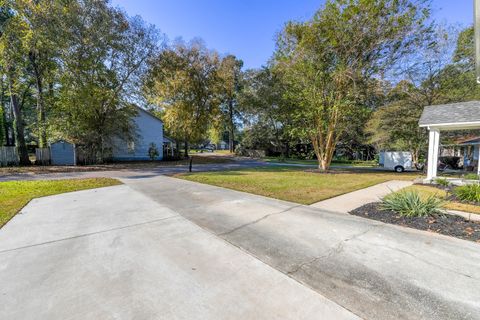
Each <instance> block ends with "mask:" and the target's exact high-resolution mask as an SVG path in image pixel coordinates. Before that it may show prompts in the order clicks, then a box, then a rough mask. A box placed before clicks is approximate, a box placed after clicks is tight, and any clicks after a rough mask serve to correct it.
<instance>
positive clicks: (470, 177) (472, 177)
mask: <svg viewBox="0 0 480 320" xmlns="http://www.w3.org/2000/svg"><path fill="white" fill-rule="evenodd" d="M463 178H464V179H466V180H478V174H476V173H467V174H466V175H464V176H463Z"/></svg>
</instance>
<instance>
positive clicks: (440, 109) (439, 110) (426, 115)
mask: <svg viewBox="0 0 480 320" xmlns="http://www.w3.org/2000/svg"><path fill="white" fill-rule="evenodd" d="M467 122H478V123H480V101H469V102H459V103H450V104H442V105H436V106H427V107H425V108H424V109H423V113H422V116H421V117H420V121H419V125H420V126H428V125H442V124H460V123H467Z"/></svg>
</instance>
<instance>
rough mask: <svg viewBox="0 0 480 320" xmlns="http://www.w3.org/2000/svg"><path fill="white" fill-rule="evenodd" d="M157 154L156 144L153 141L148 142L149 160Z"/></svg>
mask: <svg viewBox="0 0 480 320" xmlns="http://www.w3.org/2000/svg"><path fill="white" fill-rule="evenodd" d="M159 155H160V154H159V153H158V149H157V145H156V144H155V143H153V142H152V143H150V146H149V147H148V156H149V157H150V160H152V161H153V160H155V158H157V157H158V156H159Z"/></svg>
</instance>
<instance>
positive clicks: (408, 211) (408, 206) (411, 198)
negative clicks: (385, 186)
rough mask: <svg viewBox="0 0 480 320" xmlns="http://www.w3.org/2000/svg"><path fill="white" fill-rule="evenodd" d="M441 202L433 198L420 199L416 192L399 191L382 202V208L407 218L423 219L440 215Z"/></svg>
mask: <svg viewBox="0 0 480 320" xmlns="http://www.w3.org/2000/svg"><path fill="white" fill-rule="evenodd" d="M442 205H443V201H442V200H441V199H439V198H437V197H435V196H430V197H428V198H425V199H422V198H421V197H420V195H419V193H418V192H416V191H399V192H395V193H392V194H390V195H388V196H386V197H385V198H384V199H383V200H382V208H383V209H385V210H391V211H395V212H397V213H399V214H400V215H402V216H407V217H424V216H428V215H433V214H437V213H442V212H443V211H442V209H441V208H442Z"/></svg>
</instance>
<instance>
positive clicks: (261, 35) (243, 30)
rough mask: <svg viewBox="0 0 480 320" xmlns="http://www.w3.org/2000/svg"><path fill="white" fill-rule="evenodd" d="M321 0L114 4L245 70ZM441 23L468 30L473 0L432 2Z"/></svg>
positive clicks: (118, 0) (133, 0)
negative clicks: (227, 57)
mask: <svg viewBox="0 0 480 320" xmlns="http://www.w3.org/2000/svg"><path fill="white" fill-rule="evenodd" d="M323 2H324V1H323V0H113V1H112V3H113V4H114V5H117V6H119V7H122V8H123V9H125V10H126V11H127V13H128V14H129V15H137V14H138V15H140V16H142V17H143V19H144V20H145V21H147V22H149V23H152V24H155V25H156V26H157V27H158V28H159V29H160V30H161V31H162V32H163V33H165V34H166V35H167V36H168V38H169V39H170V40H173V39H175V38H177V37H182V38H183V39H185V40H190V39H192V38H194V37H200V38H202V39H204V40H205V42H206V44H207V46H208V47H209V48H211V49H215V50H217V51H219V52H220V53H222V54H226V53H232V54H235V55H236V56H237V57H239V58H240V59H242V60H243V61H244V63H245V67H246V68H256V67H260V66H262V65H263V64H265V62H266V61H267V60H268V58H269V57H270V56H271V54H272V52H273V50H274V46H275V40H274V37H275V33H276V32H277V31H279V30H280V29H281V28H282V26H283V24H284V23H285V22H287V21H288V20H306V19H308V18H310V17H311V16H312V15H313V14H314V12H315V11H316V10H317V9H318V8H319V7H320V6H321V5H322V3H323ZM432 7H433V9H434V12H433V15H434V17H435V18H437V19H438V20H441V21H446V22H449V23H455V24H457V23H458V24H460V25H468V24H471V23H472V21H473V0H433V1H432Z"/></svg>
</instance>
